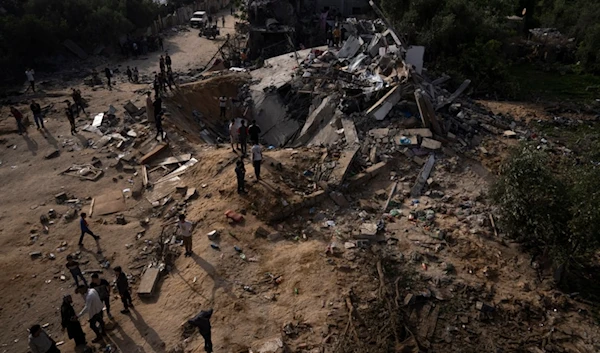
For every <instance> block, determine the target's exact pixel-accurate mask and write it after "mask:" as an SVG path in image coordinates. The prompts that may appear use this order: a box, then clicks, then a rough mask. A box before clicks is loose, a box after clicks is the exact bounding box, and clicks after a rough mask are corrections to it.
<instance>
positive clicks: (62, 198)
mask: <svg viewBox="0 0 600 353" xmlns="http://www.w3.org/2000/svg"><path fill="white" fill-rule="evenodd" d="M54 199H55V200H56V203H57V204H61V203H63V202H65V201H67V199H68V197H67V193H65V192H60V193H58V194H56V195H54Z"/></svg>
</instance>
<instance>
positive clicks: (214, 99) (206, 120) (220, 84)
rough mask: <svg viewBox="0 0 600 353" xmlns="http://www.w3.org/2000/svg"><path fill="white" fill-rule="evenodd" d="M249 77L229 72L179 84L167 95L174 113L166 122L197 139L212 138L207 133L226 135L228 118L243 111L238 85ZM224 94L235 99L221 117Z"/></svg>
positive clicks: (192, 138)
mask: <svg viewBox="0 0 600 353" xmlns="http://www.w3.org/2000/svg"><path fill="white" fill-rule="evenodd" d="M249 79H250V76H249V75H246V74H229V75H223V76H215V77H212V78H209V79H207V80H204V81H199V82H194V83H190V84H185V85H182V86H180V89H179V90H178V91H177V92H176V93H175V94H174V95H173V96H172V97H169V98H166V99H165V105H166V106H167V110H168V112H169V113H170V114H171V116H170V117H168V118H167V119H166V121H165V124H167V125H168V126H169V128H171V129H174V130H177V131H178V132H179V133H180V134H181V135H182V136H184V137H185V138H187V139H189V140H190V141H191V142H195V143H201V142H209V141H207V140H210V138H209V137H207V136H208V135H210V136H212V137H214V136H220V137H221V138H227V136H228V133H227V121H228V120H230V119H231V118H232V117H234V116H235V117H238V116H240V115H241V114H243V113H244V112H243V110H242V109H241V108H238V107H236V106H237V105H238V104H237V102H236V98H237V96H238V89H239V87H240V86H241V85H243V84H245V83H246V82H248V80H249ZM221 96H225V97H228V98H230V99H231V100H232V103H233V104H229V108H228V111H227V118H225V119H224V118H221V117H219V113H220V109H219V97H221ZM203 130H206V131H205V132H202V131H203Z"/></svg>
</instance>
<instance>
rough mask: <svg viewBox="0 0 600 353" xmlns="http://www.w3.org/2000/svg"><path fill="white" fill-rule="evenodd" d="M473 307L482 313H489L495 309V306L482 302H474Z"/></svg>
mask: <svg viewBox="0 0 600 353" xmlns="http://www.w3.org/2000/svg"><path fill="white" fill-rule="evenodd" d="M475 308H477V310H479V311H481V312H482V313H491V312H492V311H494V310H496V308H494V307H493V306H491V305H488V304H486V303H484V302H477V303H475Z"/></svg>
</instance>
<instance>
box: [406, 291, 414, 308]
mask: <svg viewBox="0 0 600 353" xmlns="http://www.w3.org/2000/svg"><path fill="white" fill-rule="evenodd" d="M414 302H415V296H414V294H412V293H409V294H407V295H406V297H404V305H406V306H408V305H411V304H412V303H414Z"/></svg>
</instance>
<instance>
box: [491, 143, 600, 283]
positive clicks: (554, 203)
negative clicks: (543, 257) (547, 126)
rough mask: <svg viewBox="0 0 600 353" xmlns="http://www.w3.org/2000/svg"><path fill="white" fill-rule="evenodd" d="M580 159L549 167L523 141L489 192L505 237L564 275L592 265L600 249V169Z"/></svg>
mask: <svg viewBox="0 0 600 353" xmlns="http://www.w3.org/2000/svg"><path fill="white" fill-rule="evenodd" d="M583 160H584V161H585V162H584V163H582V164H569V165H567V164H566V162H564V161H562V162H559V163H557V164H555V165H554V166H553V167H550V166H549V162H550V161H549V160H548V157H547V155H546V154H545V152H541V151H538V150H536V148H535V147H532V146H528V145H522V146H521V147H519V148H518V149H516V150H514V151H513V152H512V153H511V155H510V157H509V159H508V162H507V163H506V164H505V165H504V166H503V167H502V168H501V172H500V176H499V178H498V180H497V181H496V182H495V184H494V185H493V186H492V188H491V192H490V195H491V197H492V199H493V201H494V202H495V204H496V205H497V206H498V208H499V212H500V219H499V225H500V227H501V229H502V230H503V231H504V232H505V233H506V235H507V237H509V238H511V239H515V240H517V241H519V242H520V243H522V244H523V246H524V247H525V248H526V249H528V250H530V251H532V252H533V253H534V254H540V253H543V254H547V255H548V256H549V257H550V258H551V259H552V260H553V263H554V265H555V266H556V267H561V268H563V269H565V270H566V272H567V273H568V272H569V271H570V270H571V269H572V265H574V264H577V267H578V268H580V269H581V268H585V267H586V266H590V265H593V264H594V262H595V258H594V255H595V254H597V252H598V250H599V249H600V169H598V168H597V167H594V165H593V164H591V163H587V159H586V158H583ZM565 167H567V168H565Z"/></svg>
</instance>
